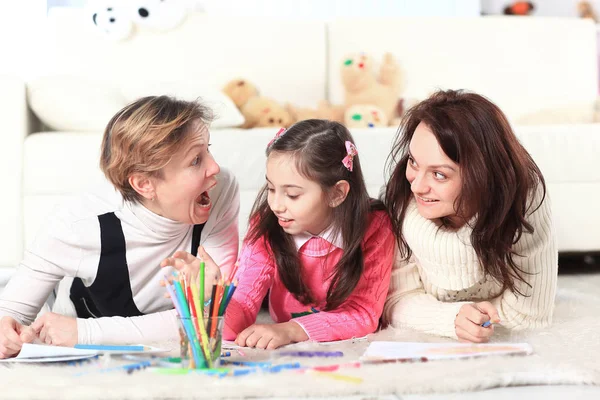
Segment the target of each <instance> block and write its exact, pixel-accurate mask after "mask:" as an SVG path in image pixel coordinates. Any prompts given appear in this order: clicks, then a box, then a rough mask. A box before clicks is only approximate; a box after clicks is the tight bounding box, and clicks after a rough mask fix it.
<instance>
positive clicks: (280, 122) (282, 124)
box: [256, 107, 292, 128]
mask: <svg viewBox="0 0 600 400" xmlns="http://www.w3.org/2000/svg"><path fill="white" fill-rule="evenodd" d="M291 125H292V118H291V117H290V114H289V113H288V112H287V111H286V110H284V109H281V108H268V107H267V108H265V109H263V110H261V113H260V115H259V118H258V120H257V122H256V126H257V127H274V128H289V127H290V126H291Z"/></svg>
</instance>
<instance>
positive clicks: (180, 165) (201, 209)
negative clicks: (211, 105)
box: [144, 123, 220, 225]
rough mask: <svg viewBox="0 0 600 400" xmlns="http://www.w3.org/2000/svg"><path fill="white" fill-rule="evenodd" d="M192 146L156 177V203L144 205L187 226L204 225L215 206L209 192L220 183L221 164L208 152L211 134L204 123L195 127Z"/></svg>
mask: <svg viewBox="0 0 600 400" xmlns="http://www.w3.org/2000/svg"><path fill="white" fill-rule="evenodd" d="M192 129H193V133H192V135H191V136H190V137H189V138H188V139H187V140H188V145H187V146H183V147H182V149H181V150H180V151H179V152H178V153H177V154H176V155H175V156H174V157H173V158H172V159H171V161H170V162H169V163H168V164H167V166H166V167H164V168H163V170H162V177H160V178H152V179H151V180H152V183H153V185H154V191H155V197H154V200H146V201H145V203H144V205H145V206H146V208H148V209H150V211H153V212H154V213H156V214H158V215H161V216H163V217H165V218H169V219H171V220H174V221H179V222H183V223H187V224H194V225H195V224H203V223H205V222H206V221H207V220H208V214H209V213H210V209H211V206H212V203H211V199H210V195H209V193H208V192H209V191H210V189H212V188H213V187H214V186H215V185H216V184H217V179H216V177H215V175H216V174H218V173H219V171H220V169H219V165H218V164H217V163H216V162H215V159H214V158H213V156H212V154H211V153H210V152H209V150H208V142H209V140H210V133H209V132H208V129H207V127H206V126H204V125H203V124H201V123H196V124H194V125H192Z"/></svg>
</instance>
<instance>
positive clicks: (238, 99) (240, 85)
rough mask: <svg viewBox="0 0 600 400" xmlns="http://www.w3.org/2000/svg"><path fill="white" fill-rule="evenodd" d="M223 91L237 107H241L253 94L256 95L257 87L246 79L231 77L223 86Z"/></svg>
mask: <svg viewBox="0 0 600 400" xmlns="http://www.w3.org/2000/svg"><path fill="white" fill-rule="evenodd" d="M223 92H224V93H225V94H226V95H227V96H229V98H231V100H232V101H233V103H234V104H235V105H236V107H237V108H238V109H241V108H242V106H243V105H244V104H246V102H247V101H248V100H249V99H250V98H251V97H254V96H258V95H259V93H258V89H257V88H256V86H254V84H253V83H252V82H250V81H248V80H246V79H242V78H236V79H232V80H230V81H229V82H227V84H226V85H225V87H224V88H223Z"/></svg>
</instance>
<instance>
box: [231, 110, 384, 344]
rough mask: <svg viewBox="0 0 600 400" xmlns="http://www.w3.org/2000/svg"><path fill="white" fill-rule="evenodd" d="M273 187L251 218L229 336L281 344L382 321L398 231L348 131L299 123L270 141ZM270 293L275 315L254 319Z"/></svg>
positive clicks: (353, 332)
mask: <svg viewBox="0 0 600 400" xmlns="http://www.w3.org/2000/svg"><path fill="white" fill-rule="evenodd" d="M266 180H267V182H266V185H265V187H264V188H263V190H262V191H261V193H260V194H259V196H258V198H257V200H256V202H255V204H254V208H253V210H252V213H251V216H250V229H249V232H248V235H247V236H246V239H245V241H244V246H243V248H242V251H241V254H240V260H239V263H240V264H239V270H238V273H237V277H238V279H239V285H238V288H237V290H236V291H235V293H234V295H233V298H232V300H231V302H230V304H229V307H228V308H227V312H226V317H225V328H224V333H223V337H224V338H225V339H228V340H233V339H236V343H237V344H238V345H240V346H248V347H257V348H263V349H265V348H268V349H274V348H277V347H279V346H283V345H286V344H288V343H293V342H301V341H305V340H315V341H332V340H342V339H348V338H352V337H358V336H364V335H366V334H368V333H372V332H374V331H375V330H376V329H377V327H378V324H379V318H380V316H381V312H382V310H383V305H384V302H385V297H386V295H387V291H388V288H389V282H390V281H389V280H390V273H391V267H392V262H393V254H394V247H395V245H394V243H395V237H394V234H393V231H392V227H391V223H390V220H389V218H388V215H387V213H386V211H385V210H384V208H383V205H382V204H381V202H378V201H375V200H371V199H370V198H369V195H368V194H367V189H366V186H365V182H364V179H363V174H362V170H361V166H360V162H359V156H358V153H357V150H356V147H355V145H354V141H353V139H352V136H351V135H350V133H349V132H348V130H347V129H346V128H345V127H344V126H342V125H340V124H338V123H336V122H331V121H325V120H315V119H313V120H306V121H301V122H298V123H297V124H295V125H293V126H292V127H291V128H289V130H287V131H285V132H284V133H283V134H281V135H279V134H278V136H276V138H275V139H274V141H273V142H272V143H271V144H270V145H269V146H268V148H267V174H266ZM267 291H269V309H270V313H271V317H272V318H273V320H274V321H275V322H276V323H275V324H270V325H258V324H254V322H255V320H256V316H257V314H258V311H259V309H260V306H261V303H262V301H263V298H264V297H265V295H266V294H267Z"/></svg>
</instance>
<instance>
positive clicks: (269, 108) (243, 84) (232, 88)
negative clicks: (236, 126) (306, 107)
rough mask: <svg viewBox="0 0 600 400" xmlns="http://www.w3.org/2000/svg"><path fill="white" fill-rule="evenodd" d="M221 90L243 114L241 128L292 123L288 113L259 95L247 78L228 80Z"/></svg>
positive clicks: (288, 124) (271, 100)
mask: <svg viewBox="0 0 600 400" xmlns="http://www.w3.org/2000/svg"><path fill="white" fill-rule="evenodd" d="M223 92H224V93H225V94H226V95H227V96H229V98H231V100H232V101H233V102H234V104H235V105H236V106H237V107H238V109H239V110H240V112H241V113H242V115H243V116H244V120H245V122H244V124H243V125H242V126H241V127H242V128H257V127H283V128H289V127H290V125H291V124H292V122H293V121H292V117H291V116H290V113H289V112H288V111H287V110H286V109H285V108H284V107H282V106H281V105H279V104H278V103H277V102H276V101H275V100H273V99H270V98H268V97H263V96H260V95H259V92H258V89H257V88H256V86H255V85H254V84H253V83H252V82H250V81H248V80H247V79H242V78H236V79H233V80H231V81H229V82H228V83H227V84H226V85H225V87H223Z"/></svg>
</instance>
